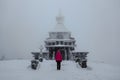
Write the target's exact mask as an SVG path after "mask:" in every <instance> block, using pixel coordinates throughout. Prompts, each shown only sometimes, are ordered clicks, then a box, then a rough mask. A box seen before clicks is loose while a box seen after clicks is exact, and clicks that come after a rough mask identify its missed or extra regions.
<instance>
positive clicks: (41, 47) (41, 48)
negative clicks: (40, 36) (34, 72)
mask: <svg viewBox="0 0 120 80" xmlns="http://www.w3.org/2000/svg"><path fill="white" fill-rule="evenodd" d="M39 49H40V56H41V57H42V50H43V46H42V45H41V46H40V48H39Z"/></svg>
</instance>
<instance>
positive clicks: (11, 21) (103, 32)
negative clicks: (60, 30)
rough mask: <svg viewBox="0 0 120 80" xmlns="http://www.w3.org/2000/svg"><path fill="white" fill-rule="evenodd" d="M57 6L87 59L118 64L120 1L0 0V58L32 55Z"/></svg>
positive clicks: (55, 14) (43, 36)
mask: <svg viewBox="0 0 120 80" xmlns="http://www.w3.org/2000/svg"><path fill="white" fill-rule="evenodd" d="M59 9H61V11H62V14H63V15H64V17H65V21H64V23H65V26H66V28H67V29H68V30H69V31H71V32H72V36H73V37H75V39H76V44H77V50H79V51H88V52H90V53H89V55H88V61H90V60H92V61H102V62H105V63H109V64H115V65H120V59H119V58H120V0H0V57H1V56H3V55H4V56H5V58H6V59H18V58H19V59H20V58H25V59H27V58H29V59H30V58H32V55H31V52H33V51H39V47H40V45H43V46H44V40H45V39H46V38H47V37H48V32H49V31H51V30H52V29H53V28H54V27H55V25H56V20H55V18H56V16H57V15H58V13H59Z"/></svg>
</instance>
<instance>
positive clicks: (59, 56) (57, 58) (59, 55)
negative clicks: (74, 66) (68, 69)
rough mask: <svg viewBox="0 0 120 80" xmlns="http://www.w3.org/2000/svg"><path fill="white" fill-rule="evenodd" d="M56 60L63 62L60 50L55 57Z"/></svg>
mask: <svg viewBox="0 0 120 80" xmlns="http://www.w3.org/2000/svg"><path fill="white" fill-rule="evenodd" d="M55 60H56V61H62V54H61V52H60V51H59V50H58V51H57V53H56V55H55Z"/></svg>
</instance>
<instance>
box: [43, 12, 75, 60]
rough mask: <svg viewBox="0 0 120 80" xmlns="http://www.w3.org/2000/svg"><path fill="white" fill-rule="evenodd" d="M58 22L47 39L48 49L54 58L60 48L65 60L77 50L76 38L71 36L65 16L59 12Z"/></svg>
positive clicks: (51, 57) (50, 57) (50, 55)
mask: <svg viewBox="0 0 120 80" xmlns="http://www.w3.org/2000/svg"><path fill="white" fill-rule="evenodd" d="M56 21H57V24H56V26H55V28H54V29H53V30H52V31H50V32H49V37H48V38H47V39H46V40H45V47H46V50H47V51H48V52H49V59H54V56H55V53H56V51H57V50H58V49H59V50H60V51H61V53H62V56H63V60H69V59H71V58H72V52H71V51H73V50H75V42H76V41H75V39H74V38H73V37H71V32H70V31H69V30H68V29H67V28H66V27H65V25H64V16H63V15H62V14H61V13H60V12H59V15H58V16H57V17H56Z"/></svg>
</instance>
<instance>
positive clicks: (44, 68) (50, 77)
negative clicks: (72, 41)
mask: <svg viewBox="0 0 120 80" xmlns="http://www.w3.org/2000/svg"><path fill="white" fill-rule="evenodd" d="M29 65H30V61H29V60H9V61H0V80H120V68H119V67H118V66H113V65H109V64H104V63H95V62H94V63H93V62H89V63H88V68H86V69H83V68H81V67H80V66H79V65H78V64H77V63H75V62H74V61H63V62H62V67H61V70H60V71H57V70H56V62H55V61H46V60H44V61H43V62H42V63H40V65H39V69H37V70H32V69H31V68H30V66H29Z"/></svg>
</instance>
